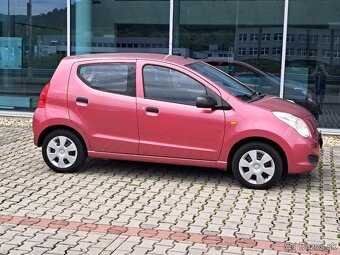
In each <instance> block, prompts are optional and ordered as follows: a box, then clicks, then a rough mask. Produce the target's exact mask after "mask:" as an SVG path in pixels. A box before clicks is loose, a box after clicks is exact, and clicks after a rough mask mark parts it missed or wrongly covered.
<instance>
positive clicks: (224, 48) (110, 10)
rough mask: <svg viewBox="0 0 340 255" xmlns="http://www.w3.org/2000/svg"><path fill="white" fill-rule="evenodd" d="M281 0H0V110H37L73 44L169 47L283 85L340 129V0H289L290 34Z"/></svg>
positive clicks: (274, 89) (241, 75)
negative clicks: (57, 69)
mask: <svg viewBox="0 0 340 255" xmlns="http://www.w3.org/2000/svg"><path fill="white" fill-rule="evenodd" d="M286 1H288V0H286ZM68 2H69V6H70V10H69V13H70V16H69V19H68V16H67V11H68V10H67V3H68ZM284 5H285V0H252V1H250V0H248V1H245V0H218V1H216V0H172V1H168V0H165V1H164V0H145V1H140V0H134V1H131V0H55V1H43V0H4V1H1V2H0V74H1V75H0V110H9V111H11V110H15V111H29V112H32V111H34V109H35V107H36V105H37V99H38V96H39V93H40V91H41V89H42V88H43V86H44V84H45V83H47V82H48V81H49V79H50V78H51V76H52V74H53V72H54V70H55V68H56V66H57V65H58V63H59V62H60V60H61V59H62V58H63V57H64V56H66V55H67V52H70V54H71V55H76V54H87V53H108V52H150V53H161V54H168V53H169V52H170V53H171V54H176V55H182V56H187V57H192V58H197V59H202V60H204V61H206V62H208V63H210V64H212V65H214V66H217V67H218V68H220V69H222V70H224V71H225V72H227V73H229V74H230V75H232V76H234V77H236V78H237V79H239V80H240V81H242V82H244V83H246V84H248V85H249V86H250V87H252V88H254V89H255V90H257V91H259V92H262V93H267V94H273V95H277V96H279V95H280V92H281V93H283V97H284V98H286V99H288V100H292V101H294V102H296V103H297V104H300V105H302V106H304V107H306V108H307V109H308V110H310V111H311V112H312V113H313V115H314V116H315V117H316V118H317V119H318V122H319V126H320V127H321V128H332V129H340V110H339V109H338V108H340V79H339V77H340V73H339V72H340V71H339V70H340V69H339V68H338V67H339V65H340V16H339V15H338V13H340V2H339V1H337V0H328V1H323V0H290V1H289V12H288V25H287V29H288V32H287V35H286V36H285V34H284V28H285V27H284ZM171 7H172V8H171ZM68 21H69V24H70V26H69V27H68V26H67V22H68ZM67 35H69V37H68V36H67ZM67 38H70V41H67ZM284 45H286V52H284V51H283V49H284V47H283V46H284ZM283 54H285V55H283ZM282 56H285V61H284V65H283V66H282V65H281V62H282ZM282 68H284V70H285V73H284V76H283V77H282V78H283V79H282V80H281V70H282ZM281 86H282V87H281ZM282 88H283V91H282Z"/></svg>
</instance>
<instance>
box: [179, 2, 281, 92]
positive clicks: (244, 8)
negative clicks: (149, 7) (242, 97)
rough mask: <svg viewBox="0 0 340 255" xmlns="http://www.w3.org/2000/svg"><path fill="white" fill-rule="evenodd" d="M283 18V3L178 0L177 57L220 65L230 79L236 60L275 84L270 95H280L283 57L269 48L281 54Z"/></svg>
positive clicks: (271, 87) (254, 85)
mask: <svg viewBox="0 0 340 255" xmlns="http://www.w3.org/2000/svg"><path fill="white" fill-rule="evenodd" d="M283 14H284V1H282V0H271V1H268V0H254V1H243V0H225V1H223V0H222V1H212V0H192V1H189V0H174V28H173V29H174V30H173V53H174V54H178V55H185V56H188V57H192V58H199V59H204V60H205V61H207V62H208V63H211V64H213V65H217V64H218V67H219V68H221V69H222V70H224V71H226V72H228V73H229V74H231V75H236V73H237V72H234V68H235V66H233V65H232V63H233V62H241V64H242V63H244V64H247V65H249V66H247V67H248V68H249V70H253V69H255V70H256V72H259V73H261V75H264V76H266V77H267V79H268V80H271V81H272V82H271V83H270V85H268V88H267V90H266V91H267V92H269V94H273V95H279V88H280V78H279V77H280V70H281V55H280V54H278V55H275V56H273V55H272V54H271V49H272V48H273V47H277V48H279V50H278V51H282V34H283ZM274 35H275V38H274ZM222 53H223V54H222ZM238 73H239V72H238ZM271 76H273V77H274V78H273V77H271ZM250 81H253V84H251V85H252V86H253V87H258V86H259V84H258V80H257V79H249V81H248V84H249V82H250Z"/></svg>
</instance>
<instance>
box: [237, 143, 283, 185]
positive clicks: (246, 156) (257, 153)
mask: <svg viewBox="0 0 340 255" xmlns="http://www.w3.org/2000/svg"><path fill="white" fill-rule="evenodd" d="M232 171H233V174H234V176H235V178H236V179H237V180H238V181H239V182H240V183H241V184H242V185H243V186H245V187H247V188H252V189H268V188H270V187H272V186H273V185H274V184H275V183H277V182H278V181H279V180H280V179H281V176H282V173H283V161H282V157H281V155H280V153H279V152H278V151H277V150H276V149H275V148H274V147H272V146H271V145H269V144H267V143H263V142H250V143H247V144H244V145H242V146H241V147H240V148H239V149H238V150H237V151H236V153H235V155H234V156H233V159H232Z"/></svg>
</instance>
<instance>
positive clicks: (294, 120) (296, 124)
mask: <svg viewBox="0 0 340 255" xmlns="http://www.w3.org/2000/svg"><path fill="white" fill-rule="evenodd" d="M273 114H274V115H275V117H277V118H278V119H280V120H282V121H283V122H284V123H286V124H288V125H289V126H291V127H292V128H294V129H295V130H296V131H297V132H298V133H299V134H300V135H302V136H303V137H308V136H310V132H309V128H308V126H307V124H306V123H305V122H304V121H303V120H302V119H300V118H298V117H296V116H294V115H292V114H290V113H287V112H273Z"/></svg>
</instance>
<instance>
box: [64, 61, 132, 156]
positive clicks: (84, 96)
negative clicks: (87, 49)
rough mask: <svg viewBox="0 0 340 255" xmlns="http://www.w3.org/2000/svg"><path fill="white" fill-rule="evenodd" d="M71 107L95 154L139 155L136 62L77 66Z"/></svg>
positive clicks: (72, 88)
mask: <svg viewBox="0 0 340 255" xmlns="http://www.w3.org/2000/svg"><path fill="white" fill-rule="evenodd" d="M68 104H69V113H70V119H71V120H72V121H73V122H76V123H78V125H80V126H81V127H82V128H83V130H84V132H85V133H86V135H87V136H88V139H89V141H90V144H91V147H92V149H93V150H94V151H97V152H110V153H131V154H137V153H138V143H139V139H138V128H137V113H136V62H135V61H116V62H114V61H102V62H95V63H93V62H78V63H76V64H74V65H73V67H72V74H71V76H70V81H69V89H68Z"/></svg>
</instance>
